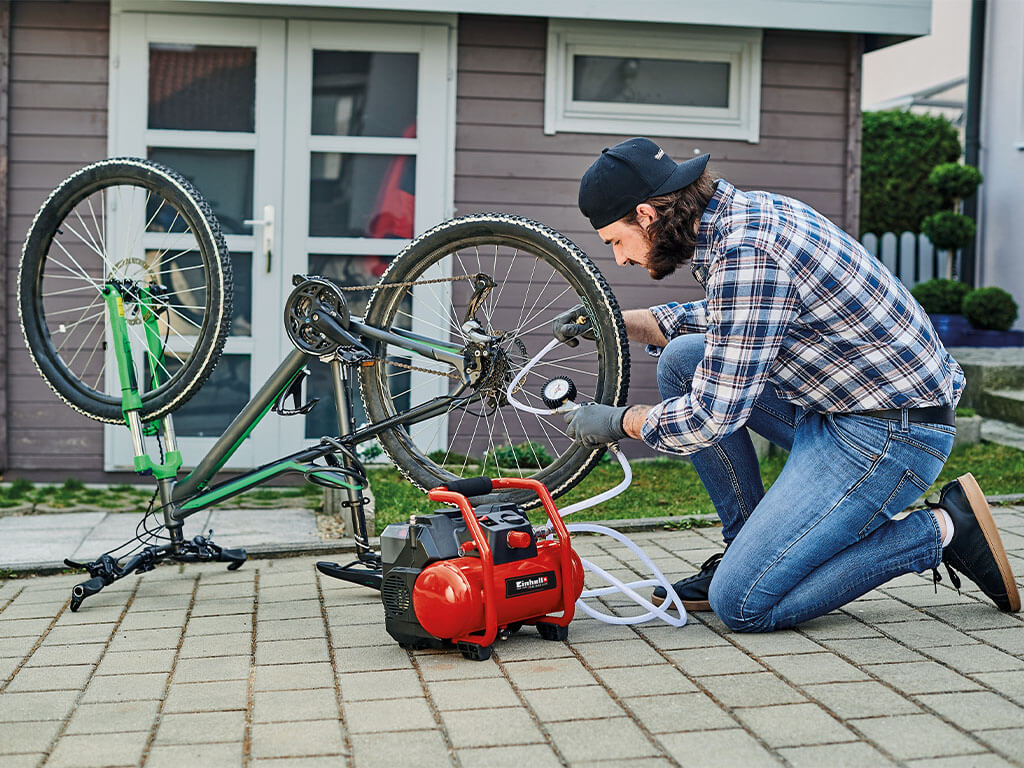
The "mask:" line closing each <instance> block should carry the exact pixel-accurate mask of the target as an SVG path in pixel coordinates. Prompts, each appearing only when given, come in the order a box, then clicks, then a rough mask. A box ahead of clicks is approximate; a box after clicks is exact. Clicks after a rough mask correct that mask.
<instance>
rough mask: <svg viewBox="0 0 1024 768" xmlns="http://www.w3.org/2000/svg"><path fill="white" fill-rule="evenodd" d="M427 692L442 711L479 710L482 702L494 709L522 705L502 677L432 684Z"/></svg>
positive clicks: (428, 685)
mask: <svg viewBox="0 0 1024 768" xmlns="http://www.w3.org/2000/svg"><path fill="white" fill-rule="evenodd" d="M427 690H428V691H429V692H430V698H431V699H433V701H434V706H435V707H437V708H438V709H442V710H457V709H477V708H478V707H479V706H480V703H481V702H486V703H487V706H488V707H492V708H493V707H518V706H520V704H521V702H520V701H519V697H518V696H516V694H515V691H513V690H512V686H511V685H509V684H508V681H507V680H505V679H504V678H500V677H483V678H478V679H476V680H449V681H438V682H432V683H428V684H427Z"/></svg>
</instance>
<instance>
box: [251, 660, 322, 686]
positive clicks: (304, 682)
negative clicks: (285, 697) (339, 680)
mask: <svg viewBox="0 0 1024 768" xmlns="http://www.w3.org/2000/svg"><path fill="white" fill-rule="evenodd" d="M254 680H255V684H254V685H253V689H254V690H257V691H295V690H308V689H310V688H330V689H331V690H333V689H334V670H332V669H331V665H330V664H329V663H327V662H326V661H314V662H310V663H308V664H277V665H273V666H262V667H256V669H255V678H254Z"/></svg>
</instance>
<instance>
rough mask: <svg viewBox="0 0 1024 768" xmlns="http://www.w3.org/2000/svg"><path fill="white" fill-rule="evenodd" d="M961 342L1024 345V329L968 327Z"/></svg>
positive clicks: (985, 344)
mask: <svg viewBox="0 0 1024 768" xmlns="http://www.w3.org/2000/svg"><path fill="white" fill-rule="evenodd" d="M940 338H941V334H940ZM943 343H945V342H943ZM963 344H964V346H967V347H1024V331H989V330H982V329H980V328H968V329H967V332H966V334H965V337H964V341H963Z"/></svg>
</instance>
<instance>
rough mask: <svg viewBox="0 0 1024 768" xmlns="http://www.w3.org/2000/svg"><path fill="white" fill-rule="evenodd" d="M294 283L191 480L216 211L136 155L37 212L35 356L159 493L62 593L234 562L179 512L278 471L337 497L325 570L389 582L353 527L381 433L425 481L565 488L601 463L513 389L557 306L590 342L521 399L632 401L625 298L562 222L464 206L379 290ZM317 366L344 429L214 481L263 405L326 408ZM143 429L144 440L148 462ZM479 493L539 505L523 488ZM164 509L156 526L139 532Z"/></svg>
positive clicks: (362, 530)
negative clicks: (338, 521)
mask: <svg viewBox="0 0 1024 768" xmlns="http://www.w3.org/2000/svg"><path fill="white" fill-rule="evenodd" d="M293 284H294V288H293V290H292V292H291V295H290V296H289V297H288V299H287V301H286V302H285V307H284V313H283V315H284V323H285V328H286V332H287V335H288V338H289V339H290V341H291V342H292V344H293V346H294V347H295V349H293V350H292V351H291V352H290V353H289V354H288V355H287V356H286V357H285V359H284V360H283V361H282V362H281V363H280V365H279V366H278V367H277V369H276V370H275V371H274V372H273V373H272V374H271V375H270V377H269V378H268V379H267V381H266V382H265V383H264V384H263V385H262V386H261V387H260V388H259V389H258V391H257V392H256V393H255V394H254V395H253V396H252V399H251V400H250V401H249V403H248V404H247V405H246V406H244V407H243V408H242V410H241V411H240V412H239V413H238V414H237V416H235V418H234V420H233V421H232V422H231V423H230V425H229V426H228V427H227V429H226V430H225V431H224V433H223V434H222V435H221V436H220V437H219V438H218V439H217V440H216V442H215V443H214V445H213V447H212V448H211V449H210V450H209V452H208V453H207V454H206V455H205V456H204V457H202V458H201V459H200V460H199V461H198V463H196V464H195V466H194V468H193V469H192V470H191V471H189V472H187V473H185V474H184V475H183V476H181V475H182V466H183V460H182V456H181V452H180V451H179V450H178V447H177V438H176V435H175V432H174V425H173V419H172V414H173V412H174V411H175V410H177V409H178V408H180V407H181V406H182V405H183V404H184V403H185V402H187V401H188V399H189V398H190V397H192V396H193V395H194V394H195V393H196V391H198V390H199V388H200V387H201V386H202V385H203V383H204V382H205V381H206V380H207V379H208V377H209V376H210V374H211V372H212V371H213V369H214V366H215V365H216V363H217V360H218V358H219V356H220V353H221V351H222V350H223V348H224V344H225V340H226V338H227V336H228V333H229V330H230V323H231V314H232V310H231V305H232V282H231V261H230V256H229V253H228V249H227V245H226V243H225V239H224V236H223V234H222V233H221V230H220V226H219V224H218V222H217V219H216V217H215V216H214V214H213V211H212V209H211V208H210V206H209V205H208V204H207V202H206V201H205V200H204V199H203V197H202V195H201V194H200V193H199V191H198V190H197V189H196V188H195V187H194V186H193V185H192V184H191V183H190V182H189V181H187V180H186V179H184V178H183V177H181V176H180V175H179V174H178V173H177V172H175V171H173V170H171V169H169V168H167V167H165V166H161V165H159V164H156V163H153V162H150V161H148V160H142V159H137V158H113V159H109V160H104V161H100V162H97V163H93V164H91V165H88V166H86V167H84V168H82V169H80V170H79V171H77V172H76V173H74V174H72V175H71V176H69V177H68V178H67V179H65V180H64V181H63V182H62V183H61V184H60V185H59V186H58V187H57V188H56V189H55V190H54V191H53V192H52V193H51V194H50V195H49V197H48V198H47V200H46V201H45V202H44V203H43V205H42V207H41V208H40V209H39V212H38V213H37V214H36V216H35V219H34V220H33V222H32V225H31V227H30V229H29V232H28V235H27V238H26V241H25V245H24V248H23V251H22V257H21V265H20V271H19V275H18V311H19V317H20V321H21V327H22V330H23V332H24V335H25V339H26V343H27V345H28V348H29V352H30V355H31V357H32V360H33V362H34V363H35V365H36V368H37V369H38V371H39V373H40V375H41V376H42V377H43V379H44V380H45V381H46V382H47V383H48V384H49V386H50V387H51V388H52V389H53V390H54V392H56V393H57V395H58V396H59V397H60V398H61V399H62V400H64V402H65V403H67V404H68V405H69V406H70V407H72V408H73V409H75V410H77V411H79V412H80V413H83V414H84V415H86V416H88V417H90V418H92V419H96V420H98V421H101V422H105V423H111V424H124V425H126V426H127V427H128V429H129V432H130V435H131V440H132V445H133V451H134V469H135V471H136V472H137V473H139V474H140V475H148V476H151V477H153V478H154V480H155V481H156V485H157V487H156V490H155V491H154V495H153V499H152V500H151V502H150V505H149V509H148V510H147V512H146V514H145V515H144V516H143V518H142V519H141V520H140V523H139V527H138V528H137V532H136V537H135V539H132V540H131V541H129V542H127V543H126V544H125V545H123V546H122V547H118V548H117V549H114V550H110V551H108V552H106V553H104V554H103V555H101V556H100V557H99V558H97V559H96V560H94V561H92V562H89V563H74V562H72V561H65V562H67V563H68V564H69V565H70V566H73V567H81V568H85V569H87V570H88V572H89V575H90V578H89V579H88V580H87V581H84V582H83V583H81V584H79V585H77V586H76V587H75V588H74V590H73V596H72V602H71V609H72V610H73V611H77V610H78V608H79V607H80V606H81V603H82V601H83V600H84V599H85V598H86V597H88V596H89V595H92V594H95V593H96V592H98V591H99V590H100V589H102V588H103V587H105V586H107V585H108V584H110V583H112V582H113V581H116V580H117V579H119V578H123V577H124V576H126V575H128V574H130V573H143V572H145V571H148V570H151V569H152V568H153V567H154V566H155V565H156V564H157V563H158V562H160V561H161V560H163V559H166V558H169V559H172V560H177V561H200V560H214V561H219V562H227V563H228V564H229V565H228V568H229V569H235V568H238V567H240V566H241V565H242V563H244V562H245V559H246V553H245V551H244V550H242V549H225V548H222V547H221V546H219V545H217V544H215V543H213V541H212V531H211V532H210V533H209V534H208V535H207V536H196V537H194V538H193V539H191V540H186V539H185V538H184V536H183V534H182V526H183V521H184V520H185V519H186V518H187V517H188V516H189V515H192V514H194V513H196V512H198V511H200V510H202V509H205V508H207V507H209V506H210V505H212V504H215V503H217V502H221V501H224V500H226V499H229V498H231V497H233V496H235V495H237V494H239V493H243V492H245V491H247V490H249V489H251V488H253V487H255V486H258V485H260V484H263V483H266V482H268V481H270V480H272V479H274V478H277V477H279V476H281V475H283V474H285V473H300V474H302V475H303V476H304V477H305V479H306V480H307V481H308V482H312V483H315V484H318V485H323V486H326V487H331V488H340V489H344V491H345V492H346V496H347V501H346V502H345V504H346V506H348V507H350V508H351V509H352V510H353V518H354V521H355V525H354V527H355V532H354V540H355V546H356V559H355V560H354V561H353V562H352V563H350V564H349V565H346V566H337V567H336V569H337V572H336V573H331V575H333V576H337V577H339V578H344V579H347V580H350V581H355V582H357V583H361V584H365V585H367V586H371V587H375V588H378V589H379V588H380V557H379V555H378V554H377V553H375V552H374V551H373V550H372V548H371V546H370V541H369V534H368V532H367V530H366V521H365V511H364V505H365V504H366V503H367V502H368V499H367V498H366V497H365V496H364V493H363V490H364V488H365V487H366V485H367V479H366V471H365V467H364V466H363V464H362V462H361V461H360V458H359V456H358V455H357V453H356V448H357V446H359V445H360V444H362V443H365V442H367V441H370V440H373V439H376V440H378V441H379V443H380V446H381V447H382V448H383V450H384V452H385V453H386V454H387V456H388V457H389V458H390V459H391V461H392V462H393V463H394V464H395V465H396V466H397V467H398V468H399V469H400V470H401V472H402V473H403V474H404V475H405V476H406V477H407V478H408V479H409V480H410V481H412V482H413V483H415V484H416V485H417V486H419V487H420V488H422V489H424V490H427V489H430V488H433V487H436V486H440V485H444V484H445V483H447V482H451V481H453V480H458V479H461V478H463V477H466V476H475V475H482V474H485V473H491V474H496V475H497V476H499V477H501V476H503V475H508V476H511V477H529V478H532V479H536V480H539V481H540V482H543V483H544V484H545V485H546V486H547V487H548V488H549V489H550V491H551V494H552V495H553V496H558V495H561V494H563V493H565V492H566V491H567V490H569V489H570V488H572V487H573V486H574V485H576V484H577V483H578V482H579V481H580V480H581V479H582V478H583V477H584V476H585V475H586V474H587V472H589V470H590V469H591V468H593V466H595V465H596V463H597V462H598V461H599V460H600V458H601V455H602V454H603V452H604V449H603V448H589V447H586V446H584V445H582V444H581V443H579V442H573V441H572V440H570V439H569V438H568V437H567V436H566V435H565V432H564V425H563V424H562V423H561V419H560V418H559V417H557V416H556V417H554V419H552V418H551V417H550V416H542V415H540V416H532V415H530V414H528V413H524V412H522V411H519V410H515V409H513V408H511V406H510V405H509V402H508V393H507V392H506V387H507V386H508V385H509V384H510V383H511V382H512V381H513V380H514V377H515V374H516V373H517V372H518V371H519V370H521V369H522V368H523V366H524V365H525V364H526V362H527V361H528V360H530V356H531V350H532V349H536V348H538V347H540V346H542V345H543V344H544V343H545V342H547V341H549V340H550V328H551V320H552V319H553V318H554V316H555V315H556V314H558V313H559V312H562V311H564V310H565V309H567V308H569V307H572V306H575V305H576V304H582V305H583V306H584V311H585V313H586V314H587V315H588V316H589V317H590V319H591V321H592V323H593V327H594V330H595V334H594V335H595V337H596V338H595V340H594V341H593V342H592V343H584V344H581V345H580V346H579V347H575V348H569V347H565V346H561V347H559V353H560V356H559V357H557V358H554V359H550V360H544V361H542V362H540V363H538V364H537V365H536V366H535V368H534V369H532V370H530V371H529V375H528V376H527V377H525V379H524V381H523V382H522V383H520V384H518V385H517V387H518V389H517V390H516V392H517V393H522V397H523V398H524V399H525V400H527V401H529V400H530V399H531V398H532V399H534V400H537V401H539V400H540V399H541V397H540V395H538V394H534V392H535V391H537V390H539V389H540V387H536V388H532V391H531V386H532V383H544V382H546V381H547V380H549V379H550V378H554V377H557V376H565V375H566V374H567V373H571V374H572V375H573V376H574V378H575V383H576V387H577V391H578V397H580V398H581V399H585V400H589V401H592V402H599V403H608V404H614V405H622V404H624V403H625V399H626V390H627V387H628V372H629V362H628V360H629V350H628V342H627V339H626V332H625V326H624V325H623V322H622V317H621V314H620V312H619V308H618V305H617V304H616V301H615V298H614V296H613V295H612V292H611V291H610V290H609V288H608V286H607V284H606V282H605V280H604V277H603V276H602V275H601V273H600V271H599V270H598V268H597V267H596V266H595V265H594V264H593V262H591V260H590V259H589V258H588V257H587V256H586V254H584V253H583V252H582V251H581V250H580V249H579V248H578V247H576V246H575V245H574V244H573V243H572V242H571V241H569V240H568V239H567V238H566V237H564V236H563V235H561V234H560V233H558V232H556V231H554V230H552V229H550V228H549V227H546V226H544V225H543V224H540V223H537V222H534V221H530V220H528V219H524V218H521V217H517V216H512V215H507V214H501V213H485V214H474V215H470V216H464V217H461V218H458V219H453V220H450V221H446V222H443V223H441V224H439V225H437V226H435V227H433V228H432V229H430V230H428V231H427V232H424V233H423V234H422V235H420V236H419V237H417V238H415V239H414V240H413V241H412V242H411V243H410V244H409V245H408V246H406V247H405V248H404V249H402V251H401V252H400V253H399V254H398V255H397V256H396V257H395V258H394V259H393V261H392V262H391V263H390V265H389V266H388V267H387V269H386V270H385V271H384V273H383V275H382V276H381V277H380V279H379V281H378V282H377V283H376V284H375V285H373V286H370V287H365V286H338V285H336V284H334V283H333V282H331V281H330V280H328V279H326V278H323V277H319V276H305V275H296V276H295V277H294V278H293ZM360 290H370V291H371V293H370V297H369V300H368V303H367V305H366V310H365V313H364V315H363V317H357V316H355V315H353V314H352V312H351V311H350V309H349V306H348V302H347V300H346V298H345V296H346V295H347V294H349V293H350V292H353V291H360ZM582 319H585V318H582V317H581V320H582ZM317 362H319V363H323V364H326V365H329V366H330V369H331V380H332V389H333V397H334V399H335V403H336V406H337V414H338V417H337V434H336V435H332V436H325V437H323V438H322V439H321V440H320V441H319V442H318V443H317V444H315V445H309V446H307V447H304V448H302V449H300V450H298V451H296V452H293V453H291V454H288V455H286V456H283V457H281V458H280V459H277V460H274V461H272V462H269V463H267V464H264V465H263V466H261V467H258V468H256V469H254V470H251V471H248V472H244V473H242V474H240V475H237V476H235V477H232V478H230V479H227V480H224V481H221V482H217V483H214V476H215V475H216V474H217V473H218V471H219V470H220V469H221V468H222V467H223V466H224V465H225V463H226V462H227V461H228V459H229V458H230V457H231V456H232V454H233V453H234V452H235V451H236V450H237V449H238V447H239V446H240V445H241V444H242V442H243V441H244V440H245V439H246V438H247V437H248V436H249V434H250V433H251V432H252V430H253V428H254V427H255V426H256V425H257V424H258V423H259V422H260V421H261V420H262V419H263V418H265V417H266V416H267V414H268V413H269V412H270V411H272V410H273V411H276V412H277V413H278V414H279V415H281V416H289V415H296V414H304V413H308V412H309V410H310V409H312V408H313V407H314V406H315V405H316V402H315V400H311V401H309V402H307V403H305V404H303V405H300V403H301V402H302V382H303V379H304V378H305V375H306V374H307V366H309V365H312V364H316V363H317ZM108 369H109V370H110V371H111V373H110V375H108V373H107V371H108ZM115 369H116V371H117V373H116V376H115V375H114V374H113V371H114V370H115ZM528 381H529V382H530V383H531V386H528V385H527V382H528ZM356 388H358V391H359V394H360V396H361V398H362V401H363V406H364V408H365V412H366V414H367V419H368V421H367V422H366V423H363V424H360V425H358V426H357V425H356V424H355V419H354V415H353V413H354V411H353V402H352V400H351V397H350V393H351V392H352V391H354V390H355V389H356ZM289 399H291V400H292V403H291V407H289V406H288V405H287V403H288V400H289ZM538 435H543V441H544V442H543V443H540V444H538V443H536V442H529V441H528V442H527V443H526V445H525V447H524V448H522V449H521V450H519V451H517V450H515V449H513V448H512V446H514V444H515V441H516V440H517V439H518V438H521V437H526V438H533V437H536V436H538ZM147 438H154V439H155V440H156V443H157V447H158V448H159V451H160V456H159V458H158V459H156V460H154V459H153V458H152V457H151V456H150V455H149V454H148V453H147V448H146V441H147ZM506 441H507V445H506ZM431 445H434V446H437V445H441V446H444V447H441V448H435V449H434V450H429V446H431ZM506 448H509V449H511V450H504V449H506ZM481 449H482V450H481ZM158 498H159V503H157V499H158ZM479 501H480V502H481V503H488V502H495V501H511V502H513V503H517V504H520V505H521V506H523V507H524V508H525V507H529V506H532V505H535V504H536V503H537V500H536V496H535V495H534V494H531V493H529V492H527V491H515V490H511V491H509V490H506V491H502V492H500V493H498V492H496V493H494V494H492V495H490V496H488V497H485V498H482V499H480V500H479ZM158 513H159V514H161V515H162V523H160V524H159V526H158V527H156V528H150V526H149V520H150V518H151V516H155V515H157V514H158ZM154 542H161V543H154ZM131 545H135V546H134V549H132V550H130V551H129V552H127V553H122V554H121V555H116V554H115V553H117V552H120V551H121V550H122V549H124V548H126V547H128V546H131ZM124 558H127V559H125V560H124V561H123V562H122V560H123V559H124Z"/></svg>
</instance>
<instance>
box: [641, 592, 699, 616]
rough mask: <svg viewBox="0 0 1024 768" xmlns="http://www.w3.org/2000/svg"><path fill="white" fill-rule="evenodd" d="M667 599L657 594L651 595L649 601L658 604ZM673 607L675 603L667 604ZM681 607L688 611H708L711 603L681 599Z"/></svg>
mask: <svg viewBox="0 0 1024 768" xmlns="http://www.w3.org/2000/svg"><path fill="white" fill-rule="evenodd" d="M667 599H668V598H667V597H658V596H657V595H651V602H652V603H654V604H655V605H657V606H660V605H661V604H662V603H664V602H665V601H666V600H667ZM675 607H676V604H675V603H671V604H670V605H669V608H675ZM683 608H685V609H686V610H687V611H690V612H696V611H710V610H711V603H709V602H708V601H707V600H683Z"/></svg>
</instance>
